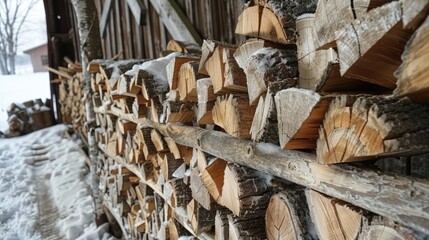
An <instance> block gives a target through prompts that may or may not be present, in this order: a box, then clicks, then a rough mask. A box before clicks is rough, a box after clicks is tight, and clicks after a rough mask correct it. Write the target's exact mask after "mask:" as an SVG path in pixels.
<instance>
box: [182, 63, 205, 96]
mask: <svg viewBox="0 0 429 240" xmlns="http://www.w3.org/2000/svg"><path fill="white" fill-rule="evenodd" d="M198 66H199V62H194V61H189V62H187V63H184V64H182V66H181V67H180V70H179V73H178V77H177V78H178V80H177V90H178V92H179V95H180V96H179V99H180V100H182V101H189V102H197V100H198V98H197V83H196V82H197V80H198V79H201V78H204V77H206V76H205V75H203V74H199V73H198Z"/></svg>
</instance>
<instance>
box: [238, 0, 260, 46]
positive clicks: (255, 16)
mask: <svg viewBox="0 0 429 240" xmlns="http://www.w3.org/2000/svg"><path fill="white" fill-rule="evenodd" d="M263 9H264V8H263V7H262V6H250V7H247V8H245V9H244V10H243V12H242V13H241V14H240V16H239V17H238V22H237V25H236V27H235V34H239V35H243V36H248V37H256V38H259V25H260V23H261V15H262V11H263Z"/></svg>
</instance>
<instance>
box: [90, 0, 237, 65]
mask: <svg viewBox="0 0 429 240" xmlns="http://www.w3.org/2000/svg"><path fill="white" fill-rule="evenodd" d="M94 1H95V4H96V6H97V11H98V15H99V16H101V13H102V11H103V10H102V9H103V6H104V3H105V2H107V0H94ZM143 3H144V5H145V6H146V7H147V9H148V11H147V12H146V13H147V14H146V19H145V20H146V21H145V24H143V25H141V26H138V24H137V22H136V21H135V19H134V16H133V15H132V13H131V10H130V9H129V7H128V6H127V1H113V4H112V5H113V6H112V9H111V10H110V14H109V18H108V21H107V26H106V34H105V36H104V37H103V38H102V44H103V51H104V57H105V58H112V57H113V56H115V55H116V54H119V53H122V54H121V55H120V57H119V58H120V59H129V58H138V59H140V58H155V57H159V55H160V52H161V51H162V50H165V48H166V45H167V42H168V41H169V40H171V39H172V37H171V35H170V34H169V33H168V31H167V29H166V28H165V26H164V24H163V23H162V20H161V19H160V17H159V15H158V13H157V12H156V11H155V9H154V8H153V7H152V5H151V4H150V2H149V1H148V0H143ZM177 3H178V4H179V5H180V7H181V9H182V11H183V12H184V13H185V14H186V16H187V18H188V19H189V20H190V21H191V23H192V24H193V25H194V27H195V28H196V30H197V31H198V32H199V34H200V36H201V37H202V38H203V39H215V40H220V41H225V42H228V43H238V42H239V41H241V40H244V38H243V37H241V36H237V35H235V34H234V30H235V24H236V22H237V19H238V16H239V15H240V13H241V11H242V6H243V4H244V3H245V0H229V1H226V0H206V1H201V0H177Z"/></svg>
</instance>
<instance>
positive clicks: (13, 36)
mask: <svg viewBox="0 0 429 240" xmlns="http://www.w3.org/2000/svg"><path fill="white" fill-rule="evenodd" d="M38 1H39V0H30V1H28V0H13V1H11V0H0V73H1V74H4V75H10V74H15V56H16V52H17V50H18V38H19V35H20V32H21V28H22V25H23V24H24V22H25V20H26V18H27V16H28V13H29V12H30V10H31V9H32V8H33V6H34V5H35V4H36V3H37V2H38Z"/></svg>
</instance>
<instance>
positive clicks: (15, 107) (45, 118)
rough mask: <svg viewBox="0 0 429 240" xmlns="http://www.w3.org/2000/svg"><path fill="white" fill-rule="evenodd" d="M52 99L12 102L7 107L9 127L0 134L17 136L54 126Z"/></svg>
mask: <svg viewBox="0 0 429 240" xmlns="http://www.w3.org/2000/svg"><path fill="white" fill-rule="evenodd" d="M50 102H51V101H50V100H49V99H46V101H45V102H43V101H42V99H35V100H29V101H26V102H23V103H12V104H11V105H10V106H9V108H8V109H7V116H8V119H7V123H8V125H9V128H8V129H6V131H5V132H4V133H0V135H3V134H4V135H5V137H16V136H20V135H24V134H27V133H31V132H33V131H37V130H39V129H42V128H46V127H49V126H52V124H53V122H54V121H53V119H52V115H51V110H50Z"/></svg>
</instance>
